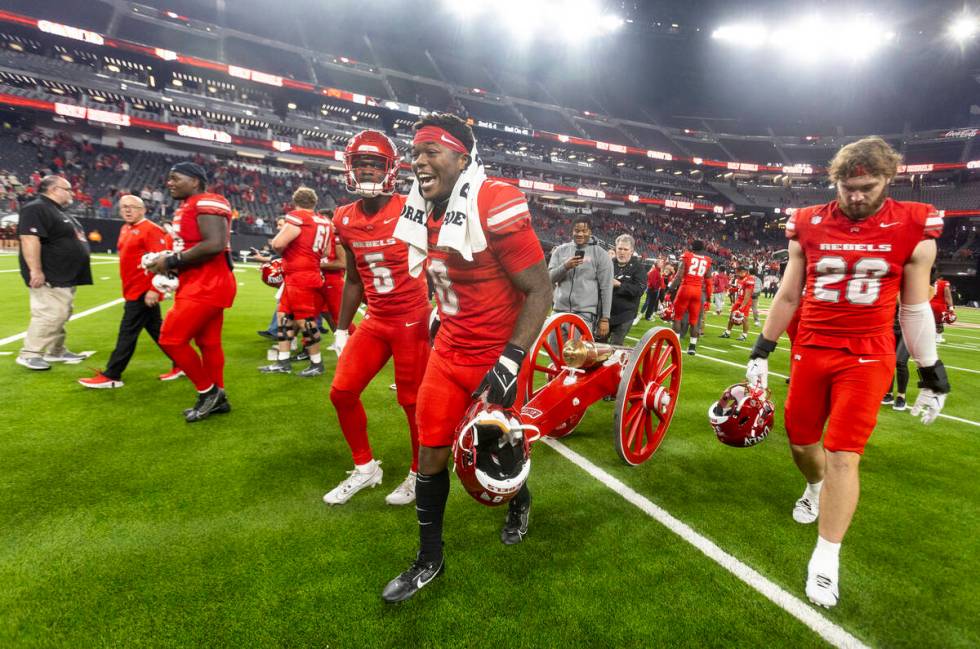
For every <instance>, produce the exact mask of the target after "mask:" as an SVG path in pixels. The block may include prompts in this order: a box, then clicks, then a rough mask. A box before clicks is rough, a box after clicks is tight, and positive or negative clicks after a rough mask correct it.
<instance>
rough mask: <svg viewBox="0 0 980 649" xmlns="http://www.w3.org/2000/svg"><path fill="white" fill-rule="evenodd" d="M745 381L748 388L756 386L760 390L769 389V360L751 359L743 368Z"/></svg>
mask: <svg viewBox="0 0 980 649" xmlns="http://www.w3.org/2000/svg"><path fill="white" fill-rule="evenodd" d="M745 380H746V381H748V383H749V385H750V386H758V387H760V388H762V389H766V388H768V387H769V359H768V358H753V359H752V360H750V361H749V364H748V365H747V366H746V367H745Z"/></svg>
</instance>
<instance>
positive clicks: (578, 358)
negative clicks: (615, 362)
mask: <svg viewBox="0 0 980 649" xmlns="http://www.w3.org/2000/svg"><path fill="white" fill-rule="evenodd" d="M619 349H628V348H627V347H618V346H616V345H608V344H606V343H596V342H592V341H588V340H581V339H577V340H569V341H568V342H567V343H565V346H564V347H562V350H561V357H562V360H564V361H565V366H566V367H574V368H576V369H582V368H586V367H592V366H594V365H598V364H599V363H603V362H605V361H606V360H608V359H609V357H610V356H612V355H613V352H615V351H616V350H619Z"/></svg>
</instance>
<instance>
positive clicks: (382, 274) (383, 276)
mask: <svg viewBox="0 0 980 649" xmlns="http://www.w3.org/2000/svg"><path fill="white" fill-rule="evenodd" d="M384 260H385V254H384V253H383V252H372V253H370V254H367V255H364V261H366V262H367V263H368V268H370V269H371V274H372V275H373V276H374V279H373V280H372V283H373V284H374V290H376V291H377V292H378V293H391V292H392V291H393V290H395V278H394V277H392V276H391V269H390V268H387V267H386V266H381V265H380V264H381V262H383V261H384Z"/></svg>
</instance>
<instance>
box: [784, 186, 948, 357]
mask: <svg viewBox="0 0 980 649" xmlns="http://www.w3.org/2000/svg"><path fill="white" fill-rule="evenodd" d="M942 227H943V218H942V215H941V214H940V213H939V212H937V211H936V209H935V208H934V207H933V206H931V205H927V204H925V203H913V202H904V201H896V200H893V199H891V198H889V199H886V200H885V202H884V203H883V204H882V206H881V208H880V209H879V210H878V212H877V213H875V214H874V215H872V216H870V217H868V218H866V219H864V220H862V221H852V220H850V219H849V218H848V217H847V216H846V215H845V214H844V213H843V212H841V210H840V209H839V208H838V206H837V202H836V201H833V202H831V203H827V204H825V205H817V206H812V207H805V208H803V209H801V210H799V211H797V212H796V213H795V214H793V216H791V217H790V218H789V220H787V222H786V236H787V237H788V238H790V239H795V240H796V241H798V242H799V244H800V246H802V248H803V254H804V255H805V257H806V278H807V279H806V294H805V295H804V296H803V298H802V304H801V307H800V308H801V309H802V314H801V317H800V327H799V333H798V339H797V340H794V343H799V344H802V345H810V346H814V347H831V348H835V349H840V348H845V349H847V350H849V351H850V352H851V353H852V354H893V353H894V351H895V342H894V337H893V334H892V316H893V314H894V311H895V302H896V300H897V299H898V293H899V289H900V286H901V280H902V271H903V269H904V267H905V264H906V263H907V262H908V260H909V258H910V257H911V256H912V251H913V250H914V249H915V247H916V246H917V245H918V244H919V242H920V241H923V240H925V239H934V238H936V237H938V236H939V235H940V234H941V233H942Z"/></svg>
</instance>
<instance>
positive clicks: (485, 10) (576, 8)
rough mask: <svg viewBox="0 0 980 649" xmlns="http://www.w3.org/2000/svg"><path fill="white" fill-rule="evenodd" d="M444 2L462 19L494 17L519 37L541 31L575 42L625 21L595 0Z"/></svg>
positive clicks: (615, 26) (606, 31)
mask: <svg viewBox="0 0 980 649" xmlns="http://www.w3.org/2000/svg"><path fill="white" fill-rule="evenodd" d="M445 4H446V5H447V9H448V10H449V11H450V13H452V14H453V15H454V16H456V17H457V18H459V19H460V20H461V21H465V22H467V23H473V24H480V25H483V24H484V21H483V20H481V19H483V18H489V19H491V20H496V21H497V22H499V23H500V24H502V25H503V26H504V27H506V28H507V29H508V31H510V32H511V34H512V35H513V36H515V37H516V38H518V39H520V40H527V39H530V38H531V37H532V36H534V35H535V34H536V33H541V34H544V35H548V36H555V35H557V36H561V37H564V38H565V39H567V40H569V41H572V42H576V41H579V40H584V39H586V38H589V37H592V36H598V35H602V34H608V33H611V32H614V31H616V30H617V29H619V28H621V27H622V26H623V25H624V24H625V22H626V21H625V20H623V18H622V17H620V16H618V15H616V14H610V13H605V12H604V11H603V9H602V7H601V5H600V3H599V2H597V0H537V1H532V2H528V1H527V0H468V1H467V2H459V1H458V0H454V1H453V2H449V1H448V0H447V1H446V2H445Z"/></svg>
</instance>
